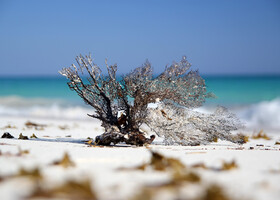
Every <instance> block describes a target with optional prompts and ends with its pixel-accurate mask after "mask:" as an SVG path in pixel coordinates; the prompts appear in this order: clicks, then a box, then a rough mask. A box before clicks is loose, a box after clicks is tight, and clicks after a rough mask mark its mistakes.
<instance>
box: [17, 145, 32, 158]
mask: <svg viewBox="0 0 280 200" xmlns="http://www.w3.org/2000/svg"><path fill="white" fill-rule="evenodd" d="M24 154H29V150H22V149H21V148H20V147H19V148H18V155H19V156H21V155H24Z"/></svg>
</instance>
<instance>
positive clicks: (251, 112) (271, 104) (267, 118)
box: [237, 98, 280, 130]
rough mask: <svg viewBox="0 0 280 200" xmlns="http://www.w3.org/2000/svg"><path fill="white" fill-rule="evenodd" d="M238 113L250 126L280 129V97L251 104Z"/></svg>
mask: <svg viewBox="0 0 280 200" xmlns="http://www.w3.org/2000/svg"><path fill="white" fill-rule="evenodd" d="M237 115H238V116H239V117H240V119H241V120H243V121H244V122H246V126H247V127H248V128H260V129H272V130H280V98H277V99H274V100H272V101H263V102H260V103H257V104H253V105H250V106H248V107H247V108H245V109H242V110H239V111H238V112H237Z"/></svg>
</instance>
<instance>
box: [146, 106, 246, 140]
mask: <svg viewBox="0 0 280 200" xmlns="http://www.w3.org/2000/svg"><path fill="white" fill-rule="evenodd" d="M146 123H147V125H148V126H149V127H150V128H151V129H152V130H153V131H154V132H156V133H157V134H158V135H159V136H162V137H164V143H165V144H166V145H200V144H207V143H209V142H212V141H215V140H217V138H219V139H221V140H228V141H231V142H234V143H245V142H246V138H245V137H244V136H243V135H241V134H238V135H233V134H231V131H233V130H237V129H238V128H241V127H242V126H243V125H242V123H241V122H240V121H239V120H238V118H237V117H236V116H235V115H234V114H232V113H230V112H228V110H227V109H226V108H224V107H218V108H217V110H216V111H215V112H214V113H213V114H204V113H200V112H197V111H194V110H191V109H188V108H186V107H181V106H176V105H174V104H168V103H160V104H158V105H157V107H156V108H150V109H149V111H148V116H147V118H146Z"/></svg>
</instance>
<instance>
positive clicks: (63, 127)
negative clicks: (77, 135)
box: [58, 125, 70, 130]
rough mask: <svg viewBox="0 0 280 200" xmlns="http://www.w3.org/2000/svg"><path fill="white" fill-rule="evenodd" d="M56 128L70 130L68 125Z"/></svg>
mask: <svg viewBox="0 0 280 200" xmlns="http://www.w3.org/2000/svg"><path fill="white" fill-rule="evenodd" d="M58 128H59V129H61V130H68V129H70V128H69V126H68V125H60V126H58Z"/></svg>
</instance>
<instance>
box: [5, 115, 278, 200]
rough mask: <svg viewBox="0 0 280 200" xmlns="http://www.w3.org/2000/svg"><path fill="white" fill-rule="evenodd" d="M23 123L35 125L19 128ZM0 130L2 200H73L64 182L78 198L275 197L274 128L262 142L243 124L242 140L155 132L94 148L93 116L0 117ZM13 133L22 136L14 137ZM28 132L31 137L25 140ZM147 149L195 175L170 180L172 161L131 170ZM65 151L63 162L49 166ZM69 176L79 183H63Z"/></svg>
mask: <svg viewBox="0 0 280 200" xmlns="http://www.w3.org/2000/svg"><path fill="white" fill-rule="evenodd" d="M26 122H32V123H35V124H38V125H39V126H32V125H31V126H29V127H27V126H26ZM40 125H43V126H40ZM0 128H1V129H0V131H1V132H0V133H1V136H2V135H3V134H4V132H9V133H10V134H11V135H12V136H14V137H15V138H13V139H6V138H1V139H0V199H2V200H17V199H32V198H31V197H33V199H48V198H50V197H55V199H77V198H76V196H71V192H69V190H67V189H65V188H67V187H69V188H71V189H70V191H71V190H72V191H76V192H75V193H76V195H79V194H80V195H81V196H80V199H95V198H97V199H101V200H102V199H105V200H110V199H112V200H113V199H256V200H262V199H263V200H267V199H270V200H273V199H275V200H277V199H280V185H279V180H280V145H279V142H280V136H279V133H272V132H266V134H267V135H268V137H270V139H269V140H265V139H252V138H251V135H252V134H253V131H250V130H247V131H246V132H243V133H244V134H245V135H248V136H249V141H248V142H247V143H246V144H244V145H237V144H233V143H230V142H226V141H220V140H218V142H213V143H211V144H209V145H204V146H164V145H160V142H161V140H162V139H161V138H158V137H157V138H156V140H155V141H154V144H152V145H149V146H144V147H135V146H127V145H118V146H114V147H98V146H96V147H95V146H92V145H89V144H86V143H85V141H87V140H88V139H87V138H88V137H91V138H94V137H95V136H96V135H99V134H102V132H103V129H102V127H101V126H100V122H99V121H97V120H92V119H89V120H84V121H78V120H75V121H74V120H57V119H44V118H32V117H29V118H24V117H18V118H17V117H3V116H2V117H1V118H0ZM20 133H22V135H24V136H28V138H29V139H28V140H22V139H17V138H18V137H19V135H20ZM255 133H256V132H255ZM33 134H35V135H36V136H37V138H30V136H32V135H33ZM277 142H278V143H277ZM151 151H153V152H157V153H160V154H161V155H163V156H166V157H167V158H174V159H178V160H179V161H181V162H182V163H183V164H184V165H185V166H186V168H185V172H184V173H195V174H196V176H197V177H199V181H193V180H188V179H186V180H185V179H182V180H181V179H180V178H179V179H176V178H174V172H176V167H175V168H173V167H167V169H166V170H163V171H159V170H156V168H153V166H149V165H148V166H147V167H146V168H145V169H144V170H141V169H136V168H137V167H139V166H141V165H143V164H145V163H149V162H150V160H151V156H152V153H151ZM65 153H67V154H68V155H69V157H70V160H71V162H70V164H69V163H68V162H66V164H65V163H64V165H63V163H62V165H59V164H58V165H53V163H54V162H56V161H57V162H58V163H59V161H60V160H61V159H62V158H63V156H64V154H65ZM67 163H68V164H69V166H68V165H67ZM35 168H38V169H39V172H38V171H37V175H34V171H33V172H32V170H34V169H35ZM23 169H24V171H23ZM23 172H24V173H23ZM38 173H40V177H41V178H38ZM35 174H36V173H35ZM69 181H76V182H77V183H81V184H82V186H81V185H80V186H77V185H76V186H73V185H72V186H71V187H70V186H69V185H68V186H66V185H67V183H69ZM87 181H88V182H87ZM83 183H84V184H83ZM85 183H86V184H85ZM63 185H64V186H65V187H64V189H61V188H63V187H62V186H63ZM85 185H86V186H85ZM214 185H215V186H214ZM87 186H89V188H90V190H91V192H92V193H93V194H88V193H89V192H88V189H85V188H87ZM77 187H78V188H79V187H80V189H77ZM69 188H68V189H69ZM81 188H82V189H81ZM211 188H212V190H211ZM213 188H214V189H213ZM217 188H218V189H217ZM77 190H79V191H80V193H79V192H77ZM42 191H45V193H44V192H42ZM54 191H55V192H54ZM84 193H86V194H85V195H84V196H83V194H84ZM46 194H48V195H46ZM69 195H70V196H69ZM91 195H93V196H91ZM211 195H212V196H211Z"/></svg>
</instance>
